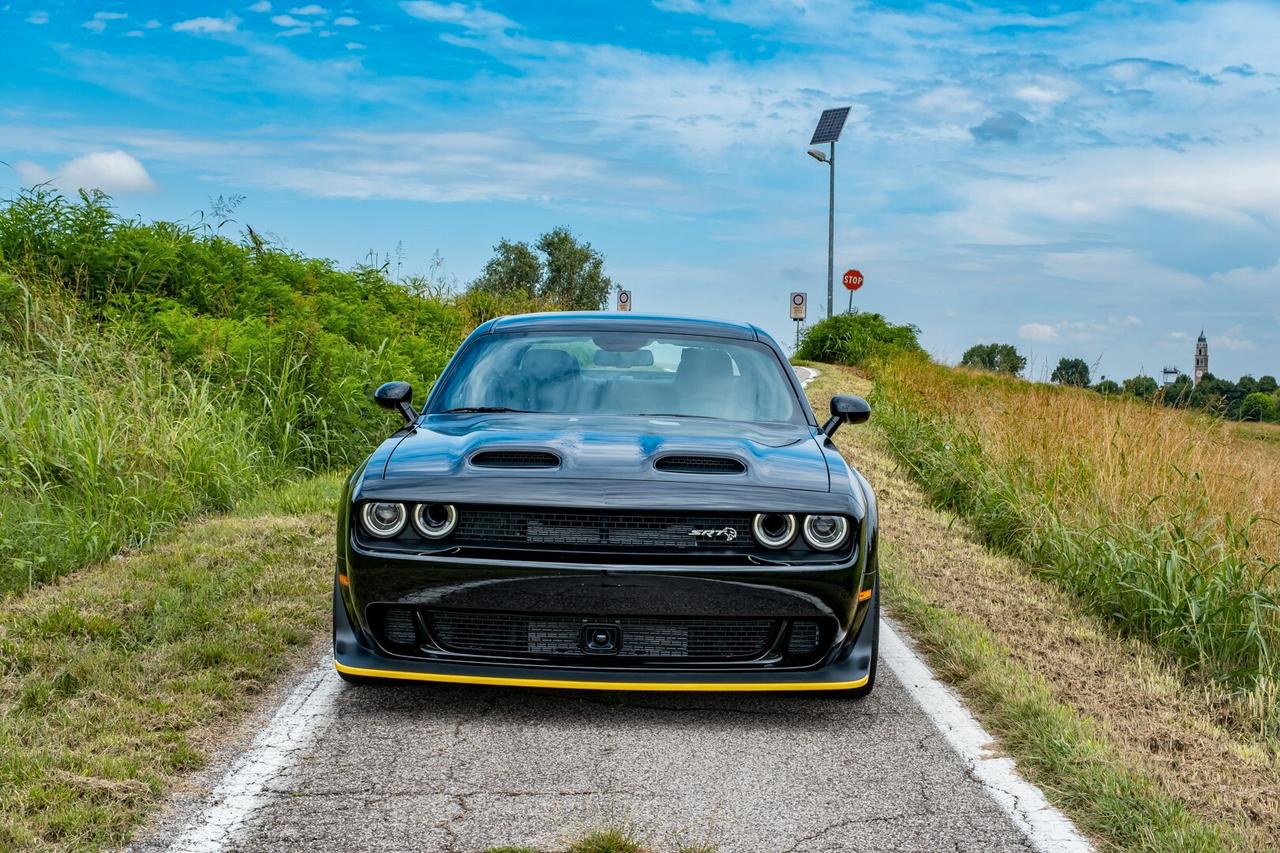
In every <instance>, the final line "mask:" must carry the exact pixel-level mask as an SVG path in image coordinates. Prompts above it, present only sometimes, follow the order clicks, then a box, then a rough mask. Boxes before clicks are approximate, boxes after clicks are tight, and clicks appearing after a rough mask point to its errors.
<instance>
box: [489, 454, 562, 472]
mask: <svg viewBox="0 0 1280 853" xmlns="http://www.w3.org/2000/svg"><path fill="white" fill-rule="evenodd" d="M470 462H471V464H472V465H474V466H475V467H477V468H520V469H529V468H559V467H560V457H559V456H557V455H556V454H554V453H549V452H547V451H544V450H481V451H480V452H478V453H473V454H471V459H470Z"/></svg>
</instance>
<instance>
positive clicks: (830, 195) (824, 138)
mask: <svg viewBox="0 0 1280 853" xmlns="http://www.w3.org/2000/svg"><path fill="white" fill-rule="evenodd" d="M848 117H849V107H837V108H835V109H831V110H823V111H822V117H821V118H819V119H818V126H817V127H816V128H814V131H813V138H812V139H810V140H809V144H810V145H822V144H823V143H828V144H829V146H830V147H829V149H828V151H830V153H826V152H824V151H823V150H822V149H821V148H810V149H809V156H810V157H812V158H813V159H815V160H817V161H818V162H819V163H824V164H826V166H827V168H828V169H830V170H831V174H830V175H828V176H827V177H828V181H829V184H828V188H827V319H828V320H830V319H831V317H832V315H833V314H835V306H834V305H832V303H833V302H835V300H836V291H835V280H836V141H837V140H838V139H839V138H840V131H841V130H843V129H844V122H845V119H847V118H848Z"/></svg>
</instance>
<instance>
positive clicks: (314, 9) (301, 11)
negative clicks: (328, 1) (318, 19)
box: [289, 3, 329, 15]
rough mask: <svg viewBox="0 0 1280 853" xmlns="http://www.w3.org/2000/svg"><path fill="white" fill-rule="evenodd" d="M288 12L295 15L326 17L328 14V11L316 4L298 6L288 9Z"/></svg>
mask: <svg viewBox="0 0 1280 853" xmlns="http://www.w3.org/2000/svg"><path fill="white" fill-rule="evenodd" d="M289 11H290V12H292V13H293V14H295V15H327V14H329V10H328V9H326V8H325V7H323V6H320V5H318V4H316V3H309V4H307V5H306V6H298V7H297V8H294V9H290V10H289Z"/></svg>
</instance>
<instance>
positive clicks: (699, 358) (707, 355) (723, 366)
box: [676, 349, 733, 379]
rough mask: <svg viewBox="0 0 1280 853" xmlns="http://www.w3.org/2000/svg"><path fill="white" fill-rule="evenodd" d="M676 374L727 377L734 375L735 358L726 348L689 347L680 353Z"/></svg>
mask: <svg viewBox="0 0 1280 853" xmlns="http://www.w3.org/2000/svg"><path fill="white" fill-rule="evenodd" d="M676 376H677V377H679V376H698V377H704V378H711V379H727V378H729V377H732V376H733V360H732V359H730V358H729V354H728V353H727V352H725V351H724V350H718V349H687V350H685V351H684V352H683V353H681V354H680V367H679V368H677V369H676Z"/></svg>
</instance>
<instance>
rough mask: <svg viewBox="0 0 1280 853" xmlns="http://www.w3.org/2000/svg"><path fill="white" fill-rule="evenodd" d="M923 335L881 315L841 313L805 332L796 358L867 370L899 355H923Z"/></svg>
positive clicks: (862, 312)
mask: <svg viewBox="0 0 1280 853" xmlns="http://www.w3.org/2000/svg"><path fill="white" fill-rule="evenodd" d="M919 335H920V330H919V329H918V328H917V327H915V326H912V325H905V326H896V325H894V324H893V323H890V322H889V321H888V320H886V319H885V318H884V317H883V316H882V315H880V314H874V313H871V312H867V311H857V312H853V313H850V314H837V315H835V316H834V317H829V318H828V319H826V320H822V321H821V322H819V323H815V324H814V325H813V326H810V327H809V328H808V329H806V330H805V332H804V337H803V338H801V340H800V348H799V349H797V350H796V357H797V358H801V359H807V360H809V361H825V362H828V363H834V364H848V365H851V366H853V367H864V366H867V365H869V364H871V363H872V362H873V361H876V360H878V359H883V358H886V357H888V356H891V355H894V354H896V353H901V352H917V353H918V352H923V350H922V349H921V347H920V341H919Z"/></svg>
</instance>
